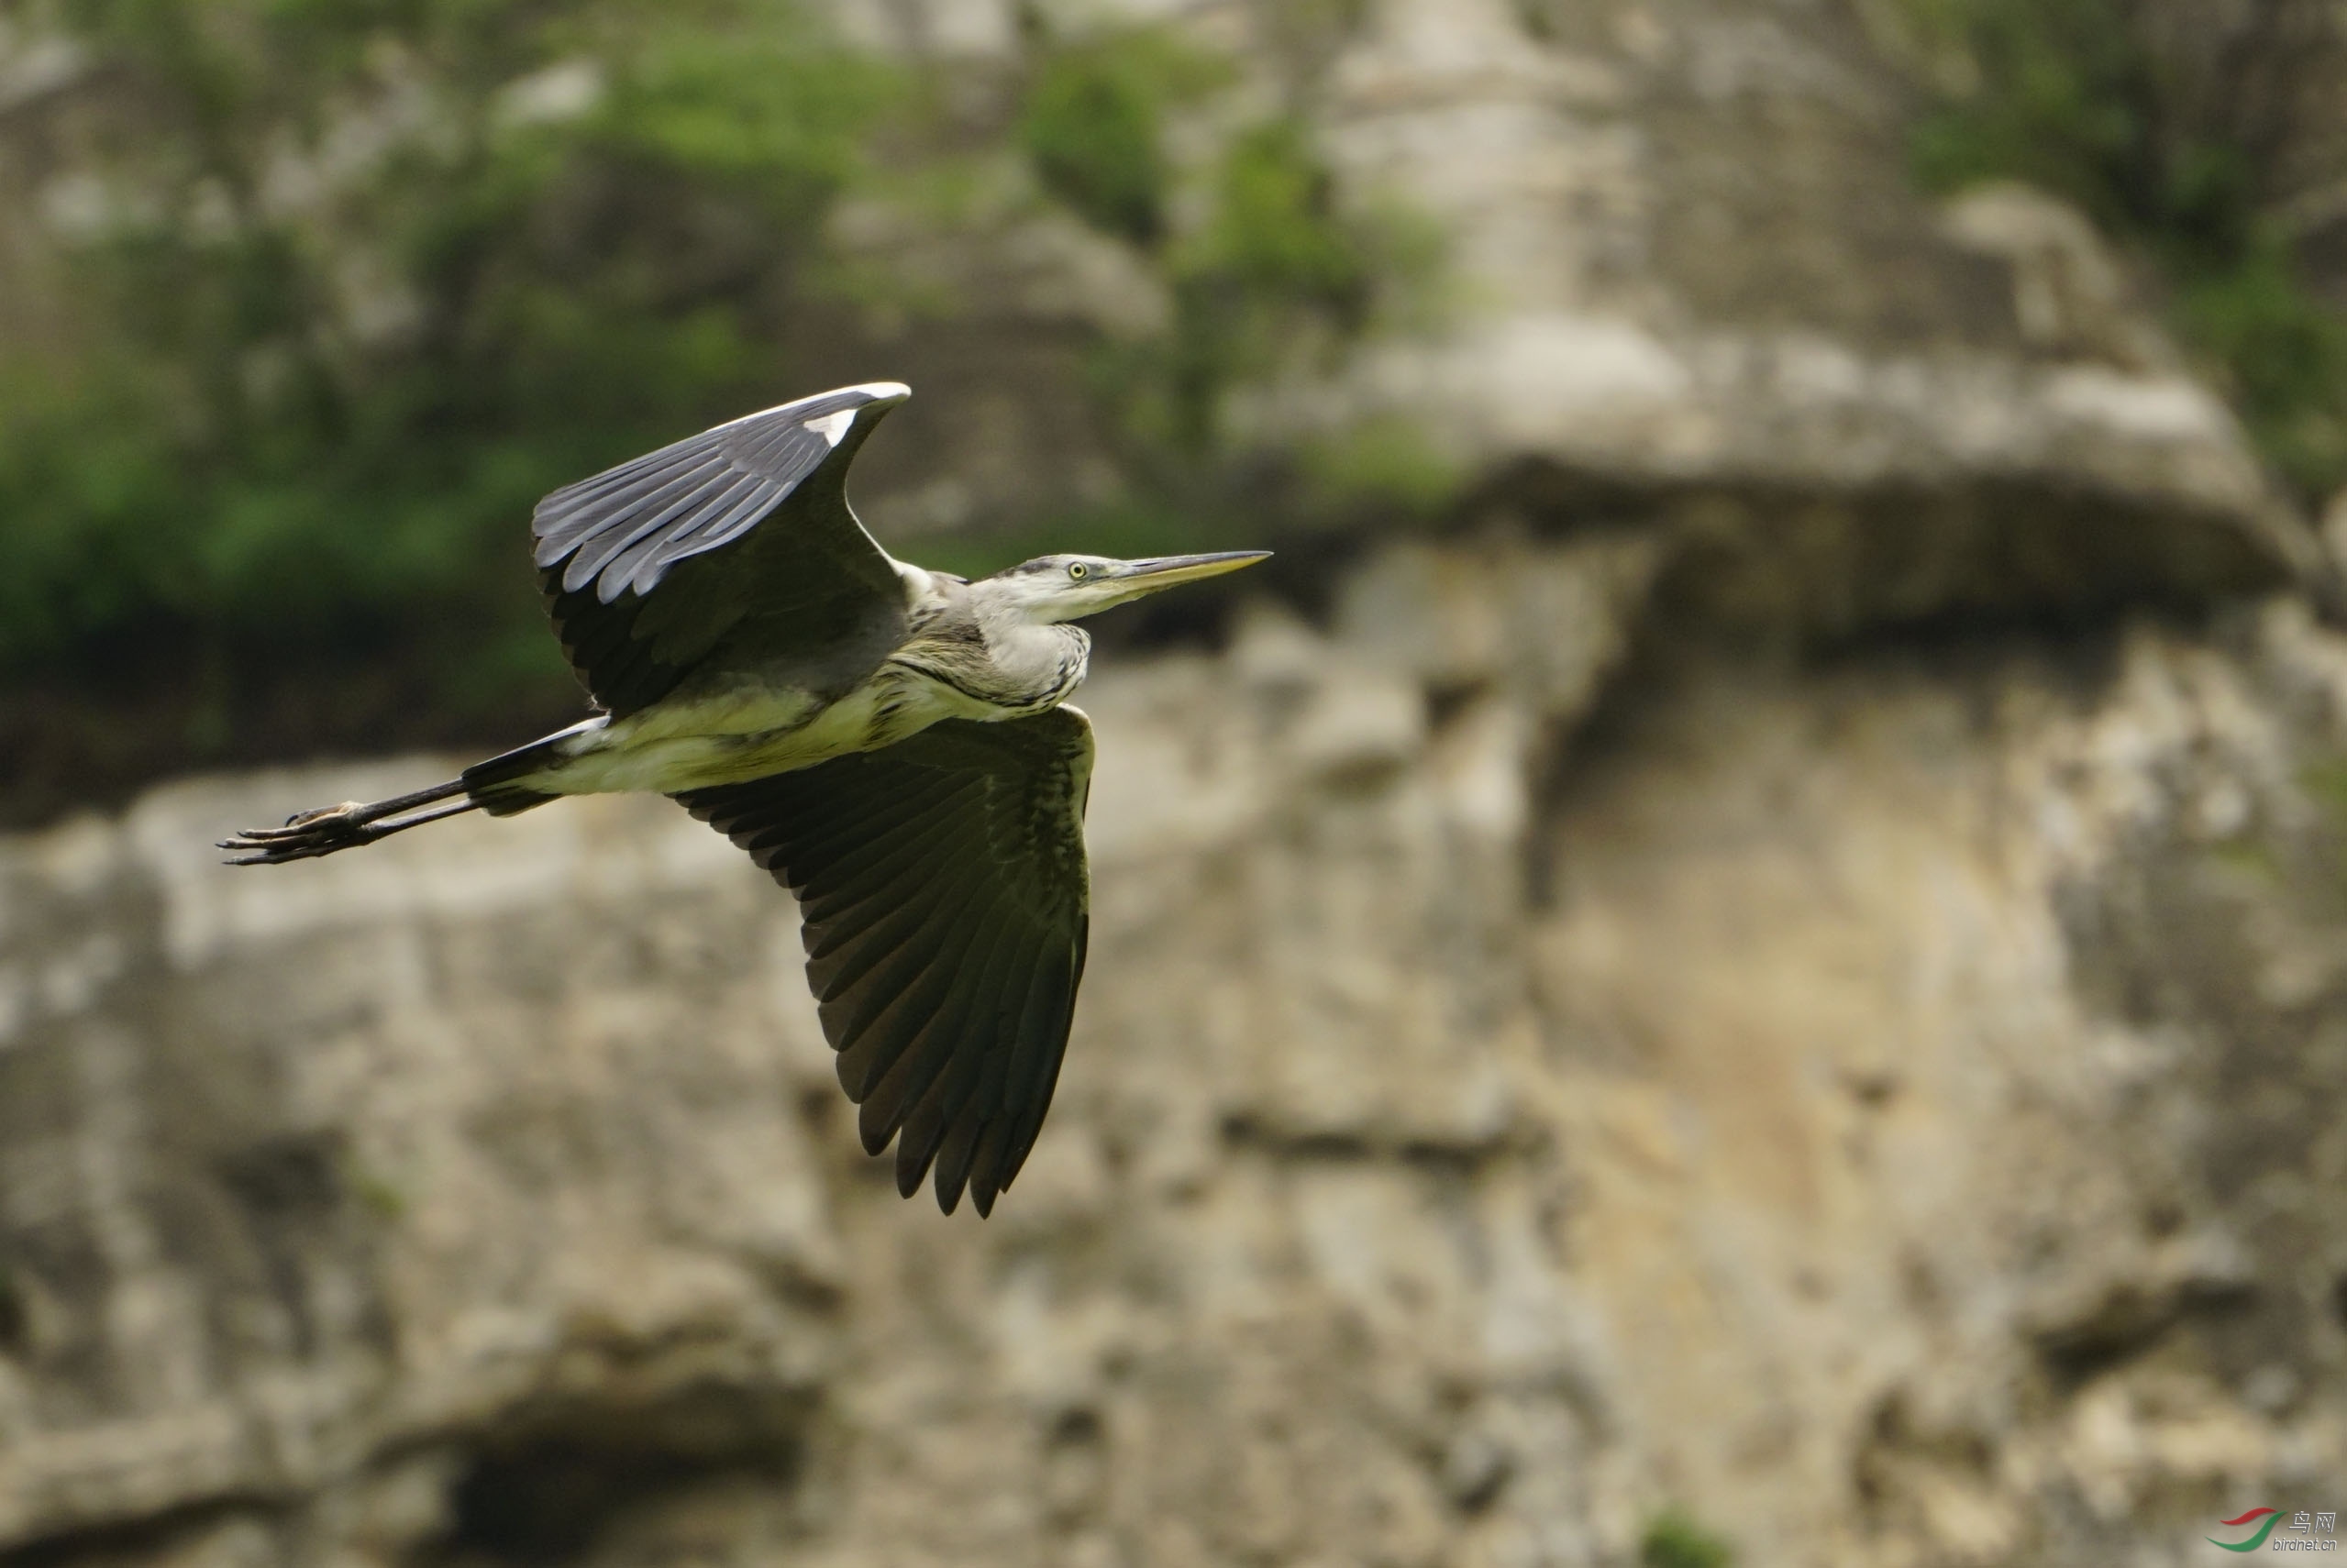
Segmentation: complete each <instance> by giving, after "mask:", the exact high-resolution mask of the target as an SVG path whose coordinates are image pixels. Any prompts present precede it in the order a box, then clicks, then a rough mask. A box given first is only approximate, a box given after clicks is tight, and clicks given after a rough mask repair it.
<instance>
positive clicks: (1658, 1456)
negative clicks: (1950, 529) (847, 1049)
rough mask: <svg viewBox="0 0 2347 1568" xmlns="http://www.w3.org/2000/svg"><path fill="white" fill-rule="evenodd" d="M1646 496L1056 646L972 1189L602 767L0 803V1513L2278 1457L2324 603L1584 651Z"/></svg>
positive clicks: (1899, 1524)
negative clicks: (941, 1201)
mask: <svg viewBox="0 0 2347 1568" xmlns="http://www.w3.org/2000/svg"><path fill="white" fill-rule="evenodd" d="M1654 555H1655V552H1654V551H1653V550H1652V549H1650V548H1648V547H1646V546H1645V545H1644V543H1643V542H1641V541H1640V540H1638V539H1635V538H1611V539H1607V538H1600V539H1594V540H1579V541H1565V542H1550V543H1538V542H1524V541H1512V542H1511V541H1498V540H1495V541H1489V542H1485V543H1482V544H1479V545H1475V546H1467V545H1454V546H1451V547H1441V548H1437V547H1429V546H1408V547H1395V548H1393V549H1392V550H1390V551H1389V552H1387V553H1385V554H1383V555H1380V556H1377V557H1375V558H1370V559H1367V560H1366V561H1364V562H1363V563H1361V564H1360V565H1359V566H1358V567H1357V568H1356V570H1355V571H1354V573H1353V574H1352V575H1351V577H1350V578H1349V579H1348V581H1347V585H1346V587H1345V591H1344V592H1343V593H1342V594H1341V596H1340V599H1339V602H1338V603H1337V605H1336V606H1335V608H1334V611H1333V613H1332V614H1331V616H1330V618H1329V621H1328V623H1327V624H1326V625H1324V626H1320V627H1315V626H1313V625H1312V624H1307V623H1305V622H1304V621H1302V620H1301V619H1300V618H1298V617H1297V616H1295V615H1294V614H1293V613H1290V612H1288V611H1285V610H1282V609H1279V607H1277V606H1275V605H1271V604H1268V603H1266V604H1257V605H1255V606H1253V607H1251V608H1250V609H1249V610H1247V611H1246V612H1245V613H1244V614H1243V615H1242V616H1241V617H1240V619H1239V622H1238V624H1237V625H1236V628H1235V630H1234V634H1233V635H1232V638H1231V640H1230V643H1229V646H1227V648H1226V649H1224V650H1223V651H1221V652H1219V653H1215V654H1211V655H1209V654H1203V653H1169V654H1160V655H1157V656H1155V657H1146V658H1131V659H1127V660H1124V661H1123V662H1122V663H1121V664H1120V665H1119V666H1117V667H1116V668H1111V669H1108V670H1106V671H1104V672H1103V674H1102V676H1101V677H1099V678H1098V679H1096V680H1095V682H1094V684H1093V686H1092V688H1091V690H1090V694H1089V699H1088V700H1089V702H1090V711H1091V712H1092V713H1093V716H1094V718H1095V721H1096V723H1097V724H1098V726H1099V732H1100V740H1101V763H1100V770H1099V775H1098V780H1097V784H1096V788H1095V792H1094V797H1093V806H1092V812H1091V836H1092V842H1093V847H1094V851H1095V857H1096V858H1095V880H1096V887H1097V895H1096V901H1097V916H1096V924H1095V934H1094V944H1093V956H1092V961H1091V970H1090V979H1089V980H1088V983H1087V988H1086V991H1085V995H1084V999H1083V1003H1082V1007H1081V1010H1080V1012H1079V1021H1078V1030H1077V1036H1076V1039H1075V1042H1074V1043H1073V1045H1072V1047H1071V1050H1070V1053H1069V1056H1068V1070H1067V1076H1066V1078H1065V1080H1064V1082H1063V1084H1062V1087H1061V1090H1060V1094H1059V1097H1058V1100H1057V1105H1056V1108H1055V1110H1053V1113H1052V1117H1051V1120H1050V1121H1049V1123H1048V1124H1047V1126H1046V1132H1045V1135H1044V1138H1043V1140H1042V1142H1041V1143H1040V1144H1039V1145H1038V1147H1037V1150H1036V1153H1035V1158H1034V1162H1033V1164H1032V1165H1030V1167H1029V1168H1028V1170H1027V1172H1026V1173H1025V1175H1024V1176H1023V1178H1022V1179H1021V1181H1020V1183H1019V1185H1018V1187H1016V1188H1015V1189H1014V1190H1013V1192H1012V1193H1011V1194H1009V1195H1008V1196H1007V1197H1006V1198H1005V1199H1004V1200H1003V1203H1002V1208H1001V1209H999V1210H998V1211H997V1215H996V1217H995V1219H994V1220H991V1222H987V1223H983V1224H981V1223H980V1222H979V1221H978V1220H976V1218H975V1217H974V1216H972V1215H970V1214H969V1213H964V1214H961V1215H958V1216H957V1217H954V1218H952V1219H947V1218H944V1217H941V1216H939V1215H938V1214H936V1213H935V1212H934V1210H932V1209H929V1208H928V1207H927V1206H926V1204H925V1202H918V1203H913V1204H903V1203H900V1202H899V1201H898V1199H897V1198H895V1196H894V1193H893V1190H892V1188H891V1184H890V1181H889V1177H888V1174H887V1168H886V1166H885V1165H884V1163H881V1162H872V1161H868V1160H866V1159H865V1158H864V1156H863V1155H862V1154H861V1153H860V1152H859V1151H858V1149H857V1147H856V1145H855V1139H854V1134H853V1131H852V1125H851V1118H850V1116H849V1114H848V1111H847V1107H846V1105H845V1103H844V1100H843V1098H842V1097H841V1096H840V1094H839V1093H838V1091H837V1089H836V1085H835V1084H834V1082H833V1081H832V1077H831V1073H830V1066H829V1061H828V1053H827V1052H826V1051H825V1048H824V1047H823V1045H822V1043H821V1041H820V1038H819V1036H818V1035H817V1033H816V1032H815V1029H814V1020H813V1014H812V1009H811V1006H810V1004H809V1003H808V1001H807V999H806V997H805V995H804V992H803V985H802V983H801V979H800V976H799V973H798V963H797V953H796V947H797V943H796V933H795V931H794V924H795V922H794V919H793V917H792V912H791V910H790V908H789V903H788V900H787V899H785V898H783V897H782V896H781V895H780V893H779V892H778V891H777V890H776V889H773V888H772V887H771V886H770V885H769V884H768V883H767V882H766V880H765V879H764V878H762V877H761V876H760V875H759V874H758V873H757V872H756V870H755V869H754V868H753V867H750V866H749V865H748V864H747V861H746V859H744V858H742V857H740V856H737V855H736V853H735V852H734V851H732V850H731V849H730V848H729V847H728V846H727V845H725V843H724V842H723V841H722V840H720V839H719V838H718V837H717V836H716V835H715V834H711V833H709V832H708V831H707V830H706V829H705V828H703V827H701V826H700V825H699V824H697V823H693V822H692V821H691V820H690V819H689V818H687V817H686V816H685V815H684V814H683V813H682V812H679V811H677V810H675V809H674V808H673V807H671V806H669V805H668V804H666V803H665V802H661V801H583V802H568V803H564V804H563V805H560V806H559V807H555V808H549V809H547V810H545V811H541V812H536V813H532V814H530V815H527V816H525V817H521V818H518V819H515V820H512V821H509V822H504V823H478V822H470V821H468V822H462V823H452V824H449V825H448V826H446V827H445V828H441V829H436V830H434V831H433V832H432V833H429V834H415V835H412V836H410V837H407V838H403V839H400V840H397V841H394V842H393V843H391V844H388V845H382V846H381V847H379V848H376V849H373V850H370V851H368V852H366V853H365V854H362V855H351V856H342V857H338V858H336V859H331V860H327V861H324V862H319V863H314V864H309V865H304V866H298V867H290V868H285V869H282V870H275V871H271V872H266V873H259V872H231V871H228V870H226V869H223V868H221V867H217V866H216V865H215V864H214V863H213V856H212V853H211V852H210V851H209V850H208V849H207V847H206V845H207V842H208V840H209V839H211V838H212V837H214V836H216V835H217V834H218V833H219V831H220V830H221V829H223V828H224V827H226V826H228V825H230V824H233V823H241V822H244V821H248V820H251V819H254V818H256V817H265V816H267V815H268V814H269V813H271V812H282V811H283V810H287V809H290V808H292V807H293V806H295V805H298V804H303V803H307V802H314V801H318V800H327V799H336V798H340V797H342V796H346V795H370V794H375V793H380V792H384V791H388V790H394V789H397V788H400V787H403V786H405V785H409V784H413V783H415V782H417V781H419V780H422V779H425V778H431V777H436V776H437V775H439V774H440V773H442V772H444V771H445V768H446V763H445V762H444V761H440V760H435V759H414V760H410V761H407V762H403V763H398V764H386V765H382V766H378V767H364V768H353V769H346V770H341V771H322V772H309V773H303V774H282V775H268V776H262V777H257V778H236V779H221V780H210V781H201V782H194V783H189V784H184V785H179V786H174V787H172V788H169V789H165V790H160V791H158V792H156V793H155V794H154V795H152V796H150V797H149V799H148V800H147V801H144V802H143V803H141V804H140V805H139V806H138V808H137V809H136V810H135V811H134V812H131V813H130V814H129V816H128V817H127V818H126V819H125V820H123V821H121V822H119V823H100V822H95V821H88V822H83V823H75V824H72V825H69V826H65V827H62V828H60V829H58V830H56V831H54V832H51V833H50V834H44V835H41V836H39V837H34V838H28V839H20V840H17V841H14V842H12V843H10V844H9V845H7V846H6V851H5V858H0V878H5V880H0V888H5V893H4V894H0V920H5V926H0V987H5V988H0V1107H5V1108H6V1110H5V1114H6V1137H5V1139H0V1238H5V1241H4V1242H0V1244H5V1254H0V1255H5V1256H6V1260H7V1273H6V1295H5V1297H0V1336H5V1337H4V1338H0V1348H4V1349H5V1356H0V1533H5V1537H6V1539H7V1540H11V1541H14V1542H17V1543H19V1544H20V1545H22V1546H24V1547H25V1548H26V1550H27V1551H29V1552H30V1553H31V1556H29V1557H28V1561H38V1562H100V1561H105V1562H142V1563H144V1562H159V1563H160V1562H190V1563H194V1562H203V1563H207V1564H208V1563H214V1562H217V1563H222V1564H228V1563H235V1564H245V1563H251V1564H255V1565H259V1564H264V1563H271V1564H273V1563H285V1564H311V1563H327V1562H334V1563H348V1562H382V1563H392V1562H404V1563H426V1564H429V1563H441V1562H448V1563H454V1562H469V1563H482V1562H514V1563H537V1562H581V1563H594V1564H605V1563H607V1564H613V1565H617V1564H623V1563H629V1564H632V1563H646V1562H685V1561H693V1562H708V1561H721V1562H810V1563H835V1562H836V1563H841V1564H846V1563H869V1562H891V1563H917V1562H938V1563H945V1562H953V1563H965V1564H966V1563H1004V1564H1010V1563H1030V1562H1083V1563H1095V1562H1099V1563H1107V1562H1135V1563H1140V1562H1148V1563H1160V1562H1162V1563H1183V1562H1200V1563H1222V1562H1228V1563H1242V1562H1299V1563H1304V1562H1330V1563H1336V1562H1394V1563H1411V1564H1436V1563H1444V1564H1449V1563H1458V1564H1467V1563H1477V1564H1481V1563H1493V1564H1498V1563H1585V1562H1586V1563H1599V1562H1625V1561H1629V1560H1631V1559H1632V1558H1633V1555H1634V1552H1635V1548H1636V1542H1637V1540H1638V1538H1639V1535H1640V1532H1641V1531H1642V1530H1643V1529H1645V1528H1646V1527H1647V1525H1648V1523H1649V1521H1650V1520H1651V1519H1652V1518H1655V1516H1656V1515H1657V1513H1658V1512H1659V1511H1660V1510H1662V1509H1663V1508H1665V1507H1666V1506H1672V1505H1676V1506H1677V1507H1680V1508H1683V1509H1687V1510H1691V1511H1693V1512H1694V1513H1695V1514H1696V1515H1697V1516H1699V1518H1701V1519H1702V1520H1703V1521H1704V1522H1705V1524H1706V1525H1707V1526H1708V1528H1710V1529H1712V1530H1714V1531H1716V1532H1718V1533H1720V1534H1722V1535H1723V1536H1725V1537H1727V1538H1729V1539H1730V1540H1733V1541H1734V1542H1735V1543H1736V1544H1737V1545H1738V1546H1739V1547H1740V1548H1741V1549H1742V1550H1743V1551H1744V1554H1745V1555H1744V1561H1748V1562H1832V1563H1853V1564H1855V1563H1904V1562H2005V1563H2016V1564H2018V1563H2030V1562H2052V1561H2069V1560H2077V1561H2085V1562H2121V1561H2124V1562H2168V1561H2176V1562H2182V1561H2185V1560H2186V1552H2187V1551H2189V1550H2193V1549H2198V1537H2199V1536H2201V1535H2203V1534H2206V1533H2208V1531H2209V1529H2213V1527H2214V1521H2215V1520H2216V1519H2217V1518H2229V1517H2231V1516H2232V1515H2234V1514H2237V1513H2239V1512H2241V1511H2242V1509H2244V1508H2246V1507H2253V1506H2260V1504H2261V1502H2263V1503H2265V1504H2272V1503H2275V1502H2281V1503H2286V1504H2288V1505H2290V1506H2291V1507H2296V1506H2297V1505H2298V1504H2299V1503H2300V1502H2303V1503H2305V1504H2306V1505H2307V1506H2309V1507H2326V1506H2328V1505H2329V1504H2330V1502H2331V1501H2334V1500H2335V1498H2334V1497H2333V1496H2332V1493H2331V1492H2330V1491H2327V1490H2325V1488H2326V1487H2333V1486H2335V1483H2336V1479H2337V1477H2339V1476H2340V1475H2341V1474H2347V1419H2342V1401H2341V1394H2342V1391H2343V1386H2347V1377H2343V1376H2342V1369H2343V1368H2347V1318H2342V1309H2347V1205H2342V1204H2341V1202H2340V1198H2339V1195H2340V1192H2341V1183H2342V1181H2347V1120H2342V1106H2347V1032H2342V1029H2341V1017H2342V1016H2347V1015H2343V1014H2342V1012H2341V1003H2342V999H2347V899H2343V898H2342V896H2341V877H2340V872H2339V869H2338V867H2339V856H2340V855H2341V850H2342V847H2347V839H2342V836H2341V816H2340V814H2339V813H2340V812H2341V793H2340V790H2341V787H2340V784H2339V781H2338V777H2337V775H2338V772H2339V764H2338V763H2337V762H2336V761H2335V760H2334V759H2335V758H2336V757H2337V756H2339V755H2340V754H2341V749H2342V748H2347V640H2342V639H2341V638H2340V637H2338V636H2336V635H2331V634H2329V633H2326V632H2323V631H2320V630H2319V629H2317V628H2316V627H2315V626H2314V625H2313V624H2311V623H2310V621H2309V620H2308V616H2307V615H2306V613H2304V612H2303V610H2301V609H2300V608H2299V607H2298V606H2297V604H2296V603H2295V602H2291V601H2288V600H2278V601H2274V602H2269V603H2266V604H2264V605H2261V606H2247V607H2243V608H2242V609H2240V610H2238V611H2235V612H2231V613H2227V614H2226V615H2223V616H2220V617H2219V618H2218V620H2217V621H2215V622H2214V623H2211V624H2209V625H2207V626H2203V627H2199V628H2187V627H2182V626H2177V625H2163V624H2158V623H2155V622H2151V621H2136V622H2130V623H2127V624H2122V625H2119V626H2115V627H2112V628H2109V629H2107V630H2102V631H2097V632H2094V633H2091V634H2086V635H2076V636H2073V637H2071V638H2069V639H2067V640H2063V641H2058V642H2057V641H2053V640H2045V639H2040V640H2030V639H2023V638H2012V639H2008V640H2005V641H2003V642H1998V643H1994V644H1981V645H1968V646H1963V647H1961V648H1955V649H1950V648H1947V647H1944V646H1940V647H1918V648H1913V649H1909V650H1906V651H1903V652H1893V653H1881V652H1877V653H1876V654H1873V655H1870V656H1869V657H1863V658H1849V659H1844V660H1837V661H1829V662H1825V663H1822V664H1819V663H1810V664H1804V665H1794V664H1789V663H1788V664H1784V665H1781V666H1777V667H1771V666H1769V665H1767V664H1766V662H1765V661H1755V660H1753V659H1749V658H1730V657H1714V656H1711V655H1706V654H1700V653H1699V654H1695V655H1691V656H1690V655H1688V654H1687V653H1686V652H1685V651H1684V649H1683V648H1682V649H1680V650H1678V651H1677V652H1662V653H1656V652H1648V651H1641V650H1640V649H1639V648H1637V647H1636V646H1634V644H1633V640H1631V639H1629V638H1628V636H1627V634H1628V633H1629V631H1630V629H1631V628H1632V627H1633V625H1634V624H1638V623H1639V621H1640V616H1641V611H1640V606H1641V605H1642V604H1644V602H1645V599H1644V594H1645V591H1646V587H1647V584H1648V582H1649V580H1650V578H1651V575H1652V574H1651V571H1650V569H1649V566H1650V563H1651V561H1652V559H1653V558H1654ZM1495 606H1496V608H1495ZM1534 655H1537V656H1538V657H1536V658H1535V657H1533V656H1534ZM1542 661H1545V662H1542ZM1625 661H1626V662H1625ZM1600 693H1602V696H1600Z"/></svg>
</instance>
